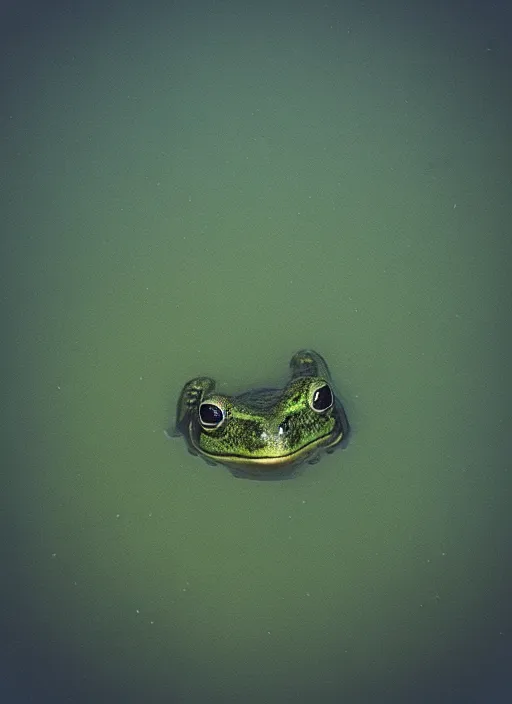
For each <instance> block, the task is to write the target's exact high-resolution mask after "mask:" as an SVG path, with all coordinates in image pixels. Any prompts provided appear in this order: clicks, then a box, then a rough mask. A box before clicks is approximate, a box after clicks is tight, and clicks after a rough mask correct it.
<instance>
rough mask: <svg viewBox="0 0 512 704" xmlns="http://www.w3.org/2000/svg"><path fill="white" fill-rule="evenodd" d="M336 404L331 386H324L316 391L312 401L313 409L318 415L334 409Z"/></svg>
mask: <svg viewBox="0 0 512 704" xmlns="http://www.w3.org/2000/svg"><path fill="white" fill-rule="evenodd" d="M333 403H334V396H333V395H332V391H331V387H330V386H329V384H324V385H323V386H320V387H319V388H318V389H315V392H314V393H313V397H312V399H311V408H312V409H313V410H314V411H317V413H324V412H325V411H328V410H329V408H331V407H332V404H333Z"/></svg>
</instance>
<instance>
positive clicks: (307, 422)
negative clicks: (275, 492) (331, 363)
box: [173, 350, 349, 479]
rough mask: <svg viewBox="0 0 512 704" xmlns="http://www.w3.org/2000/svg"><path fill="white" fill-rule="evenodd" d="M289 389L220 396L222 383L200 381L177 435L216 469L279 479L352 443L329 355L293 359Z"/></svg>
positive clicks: (181, 411) (184, 405)
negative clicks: (218, 387) (221, 467)
mask: <svg viewBox="0 0 512 704" xmlns="http://www.w3.org/2000/svg"><path fill="white" fill-rule="evenodd" d="M290 369H291V377H290V380H289V381H288V383H287V384H286V386H285V387H284V388H282V389H255V390H252V391H246V392H244V393H241V394H238V395H236V396H225V395H223V394H218V393H216V392H215V381H214V380H213V379H210V378H208V377H197V378H195V379H191V381H189V382H187V383H186V384H185V386H184V388H183V390H182V392H181V395H180V398H179V401H178V408H177V413H176V429H175V433H173V434H175V435H183V436H184V437H185V440H186V442H187V445H188V449H189V451H190V452H191V453H192V454H193V455H202V457H204V459H205V460H206V461H207V462H208V463H209V464H217V463H220V464H223V465H225V466H227V467H228V468H229V469H230V470H231V472H232V473H233V474H234V475H235V476H241V477H247V478H256V479H275V478H285V477H287V476H291V475H292V474H293V472H294V470H295V469H296V467H297V466H298V465H299V464H301V463H303V462H305V461H307V462H309V463H310V464H313V463H314V462H317V461H318V460H319V459H320V456H321V454H322V452H324V451H325V452H328V453H330V452H333V451H334V449H335V448H337V447H343V446H344V445H345V444H346V440H347V438H348V432H349V424H348V420H347V417H346V415H345V411H344V409H343V406H342V404H341V402H340V401H339V400H338V399H337V398H336V396H335V395H334V391H333V389H332V382H331V376H330V374H329V369H328V367H327V364H326V362H325V360H324V359H323V357H321V355H319V354H318V353H317V352H313V351H312V350H301V351H300V352H297V353H296V354H294V355H293V357H292V358H291V360H290Z"/></svg>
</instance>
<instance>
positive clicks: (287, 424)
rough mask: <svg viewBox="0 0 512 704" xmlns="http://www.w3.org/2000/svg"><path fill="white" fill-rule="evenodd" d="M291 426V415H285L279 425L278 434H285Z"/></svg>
mask: <svg viewBox="0 0 512 704" xmlns="http://www.w3.org/2000/svg"><path fill="white" fill-rule="evenodd" d="M290 427H291V416H286V418H285V419H284V420H283V421H282V423H280V425H279V431H278V432H279V435H285V434H286V433H289V432H290Z"/></svg>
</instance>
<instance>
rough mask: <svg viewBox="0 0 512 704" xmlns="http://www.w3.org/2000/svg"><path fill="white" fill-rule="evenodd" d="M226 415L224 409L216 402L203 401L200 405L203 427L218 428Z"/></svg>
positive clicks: (200, 417)
mask: <svg viewBox="0 0 512 704" xmlns="http://www.w3.org/2000/svg"><path fill="white" fill-rule="evenodd" d="M224 417H225V416H224V411H223V410H222V408H221V407H220V406H217V405H216V404H215V403H202V404H201V405H200V406H199V420H200V421H201V425H202V426H203V428H218V427H219V425H220V424H221V423H223V421H224Z"/></svg>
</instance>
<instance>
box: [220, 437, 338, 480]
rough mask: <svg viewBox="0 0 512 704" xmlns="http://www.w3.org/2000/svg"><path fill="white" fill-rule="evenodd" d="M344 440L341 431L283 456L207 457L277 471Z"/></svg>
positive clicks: (235, 464) (221, 455) (317, 439)
mask: <svg viewBox="0 0 512 704" xmlns="http://www.w3.org/2000/svg"><path fill="white" fill-rule="evenodd" d="M328 438H330V441H329V442H328V443H326V442H325V441H326V439H328ZM342 438H343V430H342V429H340V431H339V432H338V433H336V435H335V436H334V437H331V435H330V434H326V435H322V436H321V437H319V438H315V440H311V442H308V443H306V444H305V445H302V446H301V447H299V448H298V449H297V450H293V451H292V452H287V453H283V454H282V455H266V456H263V457H256V456H253V455H237V454H232V455H230V454H218V455H215V454H211V453H208V454H207V456H208V457H210V458H211V459H212V460H217V461H218V462H223V463H224V464H227V465H229V464H232V465H234V466H237V465H238V466H240V465H244V466H248V465H249V466H253V467H258V468H259V469H262V470H264V469H267V468H268V469H269V470H272V469H276V468H279V467H285V466H287V465H290V464H293V463H294V462H296V461H297V460H305V459H306V458H307V457H308V455H312V454H313V453H314V452H315V451H316V450H318V449H322V450H328V449H329V448H330V447H334V446H335V445H337V444H338V443H339V442H340V441H341V439H342Z"/></svg>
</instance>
